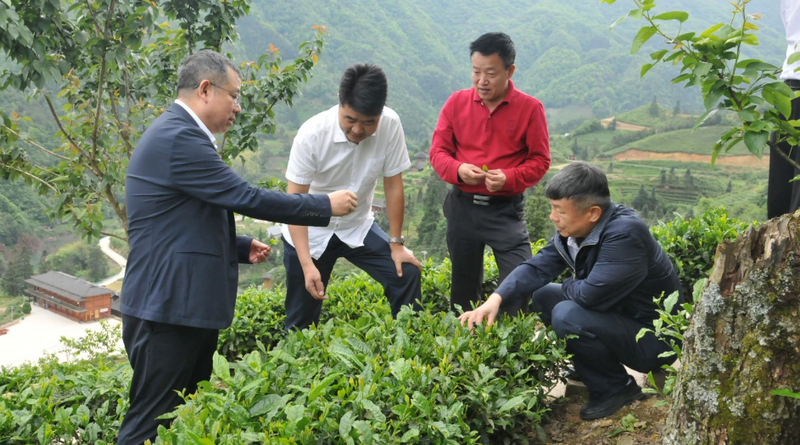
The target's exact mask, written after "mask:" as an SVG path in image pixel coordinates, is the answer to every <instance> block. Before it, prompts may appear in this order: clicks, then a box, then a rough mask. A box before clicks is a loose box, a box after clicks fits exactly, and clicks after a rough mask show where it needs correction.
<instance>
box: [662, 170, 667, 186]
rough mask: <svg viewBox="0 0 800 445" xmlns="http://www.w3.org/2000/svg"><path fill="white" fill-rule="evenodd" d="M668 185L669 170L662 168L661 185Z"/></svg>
mask: <svg viewBox="0 0 800 445" xmlns="http://www.w3.org/2000/svg"><path fill="white" fill-rule="evenodd" d="M666 185H667V171H666V170H664V169H662V170H661V187H664V186H666Z"/></svg>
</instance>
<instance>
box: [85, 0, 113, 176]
mask: <svg viewBox="0 0 800 445" xmlns="http://www.w3.org/2000/svg"><path fill="white" fill-rule="evenodd" d="M115 3H116V0H111V3H110V4H109V6H108V15H107V16H106V24H105V26H104V27H103V31H102V35H103V38H104V39H106V40H108V27H109V26H110V25H111V17H113V16H114V4H115ZM105 77H106V52H105V51H104V52H103V53H102V54H101V59H100V79H99V80H98V81H97V108H95V111H94V131H92V157H91V160H92V161H94V160H95V158H96V157H97V132H98V131H99V129H100V108H101V105H102V104H103V81H104V80H105ZM112 102H113V100H112Z"/></svg>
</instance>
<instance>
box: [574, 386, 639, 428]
mask: <svg viewBox="0 0 800 445" xmlns="http://www.w3.org/2000/svg"><path fill="white" fill-rule="evenodd" d="M643 398H644V394H643V393H642V389H641V388H639V385H637V384H636V381H635V380H633V379H629V380H628V384H627V385H625V387H624V388H622V389H621V390H620V391H619V392H618V393H616V394H614V395H613V396H611V397H609V398H608V399H606V400H602V401H594V400H589V403H587V404H586V405H583V406H582V407H581V419H583V420H594V419H600V418H603V417H608V416H610V415H612V414H614V413H615V412H617V411H619V410H620V409H622V407H624V406H625V405H627V404H629V403H632V402H635V401H636V400H641V399H643Z"/></svg>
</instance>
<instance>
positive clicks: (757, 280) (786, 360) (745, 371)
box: [662, 212, 800, 445]
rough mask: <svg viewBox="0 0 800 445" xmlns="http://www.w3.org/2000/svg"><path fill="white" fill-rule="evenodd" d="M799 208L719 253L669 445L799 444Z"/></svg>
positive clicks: (691, 339)
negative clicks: (777, 391)
mask: <svg viewBox="0 0 800 445" xmlns="http://www.w3.org/2000/svg"><path fill="white" fill-rule="evenodd" d="M798 311H800V212H798V213H797V214H795V215H794V216H792V215H784V216H783V217H781V218H776V219H773V220H770V221H768V222H766V223H764V224H762V225H761V226H760V227H758V228H756V229H754V228H753V227H750V228H749V229H747V231H746V232H745V233H744V234H743V235H740V236H739V238H738V239H736V241H733V242H729V243H723V244H720V245H719V247H717V255H716V259H715V262H714V269H713V271H712V273H711V277H710V278H709V279H708V281H707V283H706V286H705V287H704V289H703V293H702V296H701V297H700V300H699V301H697V302H696V303H695V308H694V313H693V315H692V320H691V323H690V325H689V329H688V330H687V331H686V334H685V341H684V346H683V359H682V363H683V368H682V369H681V371H680V375H679V376H678V382H677V384H676V385H675V392H674V394H673V400H672V404H671V406H670V411H669V414H668V416H667V423H666V427H665V430H664V434H663V436H662V444H664V445H667V444H668V445H678V444H680V445H683V444H704V445H705V444H708V445H711V444H713V445H728V444H730V445H732V444H760V445H768V444H774V445H785V444H798V443H800V400H798V399H795V398H790V397H784V396H775V395H771V394H770V391H772V390H775V389H782V388H789V389H790V390H792V391H800V318H798Z"/></svg>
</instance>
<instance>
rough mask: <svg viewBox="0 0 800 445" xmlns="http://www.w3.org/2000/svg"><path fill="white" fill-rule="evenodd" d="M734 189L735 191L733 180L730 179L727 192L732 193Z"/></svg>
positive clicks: (726, 188)
mask: <svg viewBox="0 0 800 445" xmlns="http://www.w3.org/2000/svg"><path fill="white" fill-rule="evenodd" d="M732 191H733V182H732V181H728V186H727V187H725V193H730V192H732Z"/></svg>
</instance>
